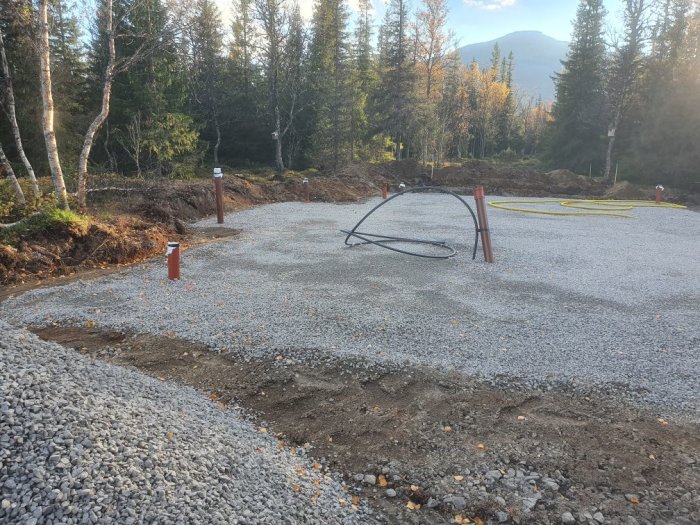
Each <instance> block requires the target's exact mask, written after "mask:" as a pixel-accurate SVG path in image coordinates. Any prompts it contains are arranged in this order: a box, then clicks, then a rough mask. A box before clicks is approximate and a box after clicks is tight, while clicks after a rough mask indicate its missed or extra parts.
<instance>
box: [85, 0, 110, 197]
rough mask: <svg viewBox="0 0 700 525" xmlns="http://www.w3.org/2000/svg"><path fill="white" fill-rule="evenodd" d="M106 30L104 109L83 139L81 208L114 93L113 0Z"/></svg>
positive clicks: (108, 0) (108, 7) (108, 9)
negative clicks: (92, 155) (98, 135)
mask: <svg viewBox="0 0 700 525" xmlns="http://www.w3.org/2000/svg"><path fill="white" fill-rule="evenodd" d="M106 11H107V12H106V13H105V16H106V17H107V20H106V22H107V23H106V32H107V41H108V45H109V60H108V62H107V67H106V68H105V76H104V85H103V87H102V110H101V111H100V113H99V114H98V115H97V116H96V117H95V120H93V121H92V123H91V124H90V126H89V127H88V130H87V132H86V133H85V138H84V140H83V149H82V150H81V152H80V159H79V160H78V205H79V206H80V208H81V209H85V208H86V207H87V176H88V160H89V158H90V151H91V150H92V145H93V142H94V140H95V134H96V133H97V131H98V130H99V129H100V127H101V126H102V124H104V121H105V120H107V117H108V116H109V101H110V97H111V95H112V81H113V79H114V64H115V61H116V53H115V50H114V30H113V13H112V0H107V4H106Z"/></svg>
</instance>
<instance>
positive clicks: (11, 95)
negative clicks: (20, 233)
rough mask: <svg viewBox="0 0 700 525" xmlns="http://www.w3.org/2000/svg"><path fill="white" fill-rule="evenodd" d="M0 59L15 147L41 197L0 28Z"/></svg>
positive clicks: (34, 193)
mask: <svg viewBox="0 0 700 525" xmlns="http://www.w3.org/2000/svg"><path fill="white" fill-rule="evenodd" d="M0 59H1V60H2V72H3V75H4V76H5V85H6V87H5V96H6V99H7V101H6V102H7V117H8V118H9V119H10V125H11V126H12V136H13V137H14V139H15V147H16V148H17V153H18V154H19V158H20V159H21V160H22V164H24V169H26V170H27V175H28V176H29V181H30V182H31V185H32V194H33V195H34V197H37V198H38V197H40V196H41V191H40V190H39V184H38V182H37V180H36V175H35V174H34V168H32V165H31V163H30V162H29V159H28V158H27V155H25V153H24V147H23V146H22V137H21V135H20V134H19V125H18V124H17V112H16V108H15V92H14V90H13V89H12V79H11V78H10V66H9V64H8V63H7V56H6V55H5V42H4V41H3V38H2V31H1V30H0Z"/></svg>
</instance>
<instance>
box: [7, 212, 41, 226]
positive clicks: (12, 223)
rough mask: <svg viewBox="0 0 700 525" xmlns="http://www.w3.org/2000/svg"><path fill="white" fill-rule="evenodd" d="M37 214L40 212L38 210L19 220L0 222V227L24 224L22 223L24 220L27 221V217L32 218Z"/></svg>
mask: <svg viewBox="0 0 700 525" xmlns="http://www.w3.org/2000/svg"><path fill="white" fill-rule="evenodd" d="M35 215H39V212H38V211H36V212H34V213H32V214H31V215H29V216H27V217H25V218H24V219H20V220H18V221H17V222H10V223H7V224H3V223H0V229H3V228H12V227H13V226H17V225H18V224H22V223H23V222H24V221H26V220H27V219H31V218H32V217H34V216H35Z"/></svg>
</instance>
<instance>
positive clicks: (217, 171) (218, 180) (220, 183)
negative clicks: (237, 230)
mask: <svg viewBox="0 0 700 525" xmlns="http://www.w3.org/2000/svg"><path fill="white" fill-rule="evenodd" d="M223 177H224V175H223V173H221V168H214V190H215V192H216V222H217V223H218V224H223V223H224V178H223Z"/></svg>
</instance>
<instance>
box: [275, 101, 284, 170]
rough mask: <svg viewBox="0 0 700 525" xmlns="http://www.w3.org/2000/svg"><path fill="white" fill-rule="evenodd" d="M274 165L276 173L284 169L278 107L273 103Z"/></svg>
mask: <svg viewBox="0 0 700 525" xmlns="http://www.w3.org/2000/svg"><path fill="white" fill-rule="evenodd" d="M275 136H276V137H277V138H276V139H275V166H276V167H277V173H278V175H282V172H283V171H284V161H283V160H282V128H281V125H280V107H279V105H278V104H275Z"/></svg>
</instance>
